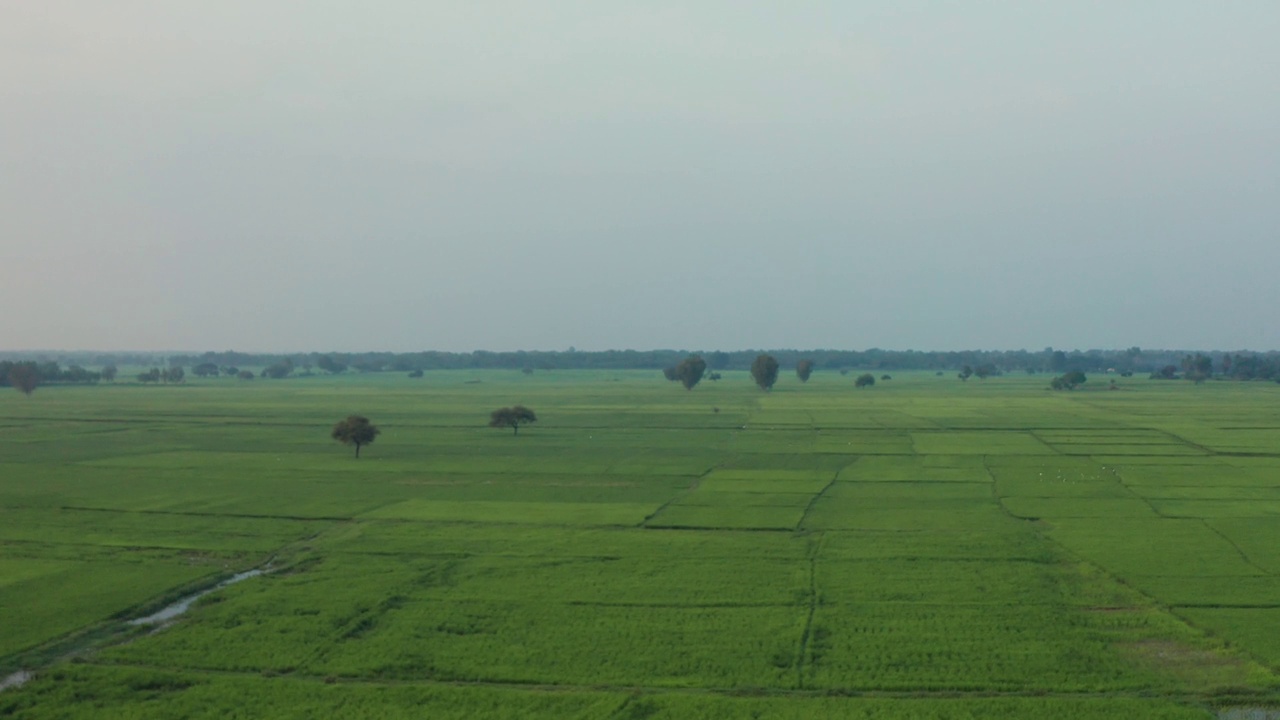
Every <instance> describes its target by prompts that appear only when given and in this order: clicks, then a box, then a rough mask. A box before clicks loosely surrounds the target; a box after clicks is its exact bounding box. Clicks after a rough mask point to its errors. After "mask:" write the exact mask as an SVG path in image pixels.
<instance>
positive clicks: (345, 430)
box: [331, 415, 382, 458]
mask: <svg viewBox="0 0 1280 720" xmlns="http://www.w3.org/2000/svg"><path fill="white" fill-rule="evenodd" d="M380 432H382V431H381V430H379V429H378V426H377V425H373V424H371V423H370V422H369V418H367V417H364V416H362V415H348V416H347V419H346V420H343V421H342V422H340V423H338V424H337V425H334V426H333V433H332V434H331V437H333V439H334V440H337V441H338V442H340V443H342V444H343V445H355V446H356V457H357V458H358V457H360V446H361V445H368V444H369V443H372V442H373V441H374V439H375V438H377V437H378V433H380Z"/></svg>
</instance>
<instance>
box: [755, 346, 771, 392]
mask: <svg viewBox="0 0 1280 720" xmlns="http://www.w3.org/2000/svg"><path fill="white" fill-rule="evenodd" d="M751 378H752V379H753V380H755V381H756V385H759V386H760V389H761V390H764V391H766V392H767V391H769V390H771V389H772V388H773V384H774V383H776V382H778V361H777V359H775V358H774V357H773V356H772V355H757V356H756V359H755V362H753V363H751Z"/></svg>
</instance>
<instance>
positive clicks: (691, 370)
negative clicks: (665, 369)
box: [676, 355, 707, 390]
mask: <svg viewBox="0 0 1280 720" xmlns="http://www.w3.org/2000/svg"><path fill="white" fill-rule="evenodd" d="M706 371H707V362H706V361H705V360H703V359H702V358H701V357H700V356H698V355H690V356H689V357H687V358H685V359H684V360H681V361H680V364H679V365H676V379H677V380H679V381H680V384H681V385H683V386H684V389H685V390H692V389H693V386H694V385H697V384H698V383H699V382H701V380H702V374H703V373H704V372H706Z"/></svg>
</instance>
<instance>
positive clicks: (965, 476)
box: [0, 371, 1280, 720]
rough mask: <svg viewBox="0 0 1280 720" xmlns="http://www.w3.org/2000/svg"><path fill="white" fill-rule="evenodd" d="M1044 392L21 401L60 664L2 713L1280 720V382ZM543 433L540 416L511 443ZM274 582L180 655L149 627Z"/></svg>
mask: <svg viewBox="0 0 1280 720" xmlns="http://www.w3.org/2000/svg"><path fill="white" fill-rule="evenodd" d="M1091 384H1092V383H1091ZM1045 385H1047V380H1046V379H1045V378H1041V377H1001V378H992V379H989V380H986V381H978V380H973V381H970V382H968V383H961V382H959V381H957V380H955V378H953V377H936V376H934V375H933V374H932V373H907V372H895V373H894V379H893V380H892V381H885V382H882V383H878V384H877V385H876V386H875V387H874V388H871V389H865V390H861V389H860V390H855V389H854V387H853V382H852V376H850V377H841V376H838V375H836V374H834V373H816V374H815V375H814V376H813V378H812V379H811V380H810V381H809V383H807V384H804V385H801V384H800V383H798V382H797V381H795V380H794V378H793V377H790V378H789V377H784V378H782V379H781V380H780V381H779V383H778V385H777V386H775V388H774V390H773V391H772V392H770V393H763V392H761V391H759V390H758V389H756V388H755V387H754V385H753V384H752V383H751V381H750V379H749V378H748V377H747V376H746V374H745V373H734V372H726V373H724V379H723V380H721V381H719V382H714V383H713V382H710V381H708V382H704V383H703V384H701V385H699V386H698V387H697V388H695V389H694V390H692V391H689V392H686V391H685V390H683V389H682V388H680V387H679V386H678V385H676V384H672V383H668V382H666V381H665V380H664V379H663V378H662V376H661V374H660V373H657V372H585V371H583V372H555V371H551V372H538V373H536V374H534V375H532V376H525V375H522V374H521V373H518V372H510V373H508V372H502V371H477V372H466V371H451V372H437V373H428V374H427V375H426V377H424V378H422V379H417V380H414V379H409V378H406V377H403V376H393V375H389V374H378V375H351V376H336V377H314V378H299V379H294V380H287V381H277V382H270V381H261V382H254V383H238V382H236V381H234V380H195V381H189V382H188V383H186V384H185V385H182V386H171V387H143V386H137V385H129V384H123V383H122V384H120V385H114V386H113V385H104V386H99V387H47V388H40V389H39V390H38V391H37V392H36V393H35V394H34V395H32V396H30V397H25V396H22V395H20V394H19V393H16V392H7V393H0V431H2V432H3V437H4V441H3V443H0V678H2V677H3V676H5V675H8V674H9V673H11V672H14V671H17V670H19V669H28V670H34V671H35V678H34V679H33V680H31V681H30V682H27V683H26V684H24V685H22V686H21V687H11V688H8V689H5V690H2V691H0V715H4V716H10V717H16V718H45V717H57V718H79V717H84V718H88V717H95V718H96V717H136V718H153V717H154V718H167V717H201V718H203V717H208V718H213V717H218V718H221V717H227V716H230V715H237V716H241V717H298V718H303V717H307V718H310V717H324V716H332V717H344V718H384V717H390V718H394V717H433V718H437V717H439V718H455V717H456V718H692V717H697V718H704V717H705V718H740V717H742V718H746V717H752V718H757V717H758V718H808V717H828V718H873V719H886V720H887V719H889V718H937V719H939V720H942V719H944V718H946V719H954V718H1029V717H1045V718H1088V719H1095V718H1096V719H1099V720H1101V719H1111V718H1116V719H1118V718H1135V717H1142V718H1170V719H1172V718H1177V719H1179V720H1181V719H1183V718H1186V719H1191V718H1202V719H1203V718H1215V717H1218V716H1219V713H1229V712H1231V709H1232V708H1239V707H1267V706H1276V707H1280V551H1278V550H1277V548H1280V386H1276V385H1274V384H1267V385H1264V384H1244V383H1216V382H1211V383H1206V384H1204V385H1194V384H1191V383H1171V382H1152V381H1147V380H1145V379H1143V380H1139V379H1130V378H1126V379H1120V381H1119V385H1120V391H1117V392H1111V391H1107V390H1106V389H1105V385H1104V384H1102V383H1098V385H1099V386H1100V387H1097V388H1086V389H1082V390H1078V391H1075V392H1070V393H1061V392H1051V391H1049V390H1048V389H1046V388H1045ZM517 403H518V404H522V405H526V406H528V407H530V408H533V409H534V410H535V411H536V412H537V414H538V418H539V422H538V423H536V424H534V425H531V426H527V427H525V428H523V429H522V430H521V432H520V433H519V435H518V436H513V435H512V434H511V433H510V432H504V431H502V430H497V429H491V428H489V427H487V421H488V416H489V412H490V411H491V410H493V409H495V408H498V407H503V406H509V405H513V404H517ZM354 413H358V414H361V415H365V416H367V417H369V418H370V419H371V420H372V421H373V422H374V423H375V424H376V425H378V426H379V427H380V428H381V430H382V434H381V435H380V436H379V437H378V439H377V441H376V442H375V443H373V444H372V445H369V446H366V447H365V448H363V449H362V452H361V457H360V459H358V460H357V459H356V458H355V457H354V453H353V451H352V449H351V448H349V447H345V446H342V445H339V444H337V443H334V442H333V441H332V440H330V438H329V429H330V428H331V427H332V426H333V424H334V423H335V422H337V421H338V420H340V419H342V418H345V417H346V416H347V415H350V414H354ZM253 567H263V568H266V569H267V570H268V572H266V573H265V574H263V575H260V576H257V577H253V578H251V579H248V580H245V581H244V582H240V583H237V584H234V585H231V586H228V587H225V588H222V589H219V590H218V591H216V592H214V593H211V594H209V595H207V596H205V597H203V598H201V599H200V600H199V601H197V602H196V603H195V604H194V606H193V608H192V609H191V610H190V611H189V612H187V613H186V614H184V615H181V616H180V617H178V618H177V619H176V620H174V621H173V622H171V623H169V624H165V625H162V626H159V627H137V626H132V625H129V624H128V623H127V622H126V621H127V620H129V619H131V618H136V617H140V616H143V615H146V614H148V613H149V612H151V611H153V610H155V609H158V608H160V607H162V606H164V605H165V604H167V603H168V602H170V601H173V600H175V599H177V598H180V597H182V596H183V595H185V594H188V593H191V592H193V591H195V590H199V589H202V588H205V587H209V586H211V585H213V584H215V583H217V582H218V581H219V580H221V579H224V578H226V577H228V576H230V575H231V574H233V573H235V572H237V571H241V570H245V569H248V568H253ZM1224 716H1225V715H1224Z"/></svg>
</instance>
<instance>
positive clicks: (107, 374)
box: [99, 365, 120, 382]
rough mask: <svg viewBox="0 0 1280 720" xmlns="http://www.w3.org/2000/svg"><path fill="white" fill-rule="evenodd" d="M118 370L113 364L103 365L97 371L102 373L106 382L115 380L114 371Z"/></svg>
mask: <svg viewBox="0 0 1280 720" xmlns="http://www.w3.org/2000/svg"><path fill="white" fill-rule="evenodd" d="M118 372H120V371H119V369H117V368H116V366H115V365H105V366H103V368H102V370H100V371H99V374H101V375H102V379H103V380H106V381H107V382H115V381H116V373H118Z"/></svg>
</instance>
